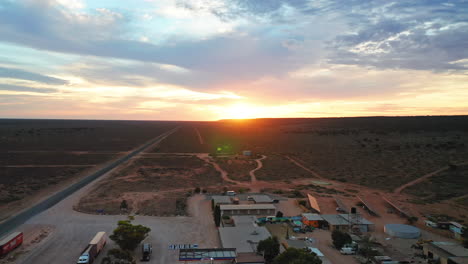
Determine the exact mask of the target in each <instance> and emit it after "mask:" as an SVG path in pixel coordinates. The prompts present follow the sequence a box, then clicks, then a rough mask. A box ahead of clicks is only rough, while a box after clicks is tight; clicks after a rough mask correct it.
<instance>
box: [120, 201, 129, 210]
mask: <svg viewBox="0 0 468 264" xmlns="http://www.w3.org/2000/svg"><path fill="white" fill-rule="evenodd" d="M120 209H128V204H127V201H126V200H122V202H121V203H120Z"/></svg>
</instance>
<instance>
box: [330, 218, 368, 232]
mask: <svg viewBox="0 0 468 264" xmlns="http://www.w3.org/2000/svg"><path fill="white" fill-rule="evenodd" d="M321 216H322V218H323V220H324V221H325V226H328V227H329V229H330V230H331V231H333V230H340V231H349V229H350V228H352V229H359V231H361V232H369V231H372V230H373V229H374V223H372V222H370V221H369V220H367V219H365V218H364V217H362V216H361V215H359V214H336V215H321Z"/></svg>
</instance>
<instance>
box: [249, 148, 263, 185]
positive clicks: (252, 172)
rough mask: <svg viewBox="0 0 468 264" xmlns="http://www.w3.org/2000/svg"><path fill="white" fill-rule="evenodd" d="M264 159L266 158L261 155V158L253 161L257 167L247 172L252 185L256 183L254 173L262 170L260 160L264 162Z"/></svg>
mask: <svg viewBox="0 0 468 264" xmlns="http://www.w3.org/2000/svg"><path fill="white" fill-rule="evenodd" d="M266 158H267V156H265V155H262V157H261V158H259V159H256V160H255V161H256V162H257V167H256V168H255V169H253V170H251V171H250V172H249V174H250V181H251V182H252V184H255V183H257V177H255V172H256V171H258V170H259V169H261V168H263V163H262V160H264V159H266Z"/></svg>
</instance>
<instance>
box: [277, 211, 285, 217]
mask: <svg viewBox="0 0 468 264" xmlns="http://www.w3.org/2000/svg"><path fill="white" fill-rule="evenodd" d="M283 216H284V214H283V212H281V211H278V212H277V213H276V217H283Z"/></svg>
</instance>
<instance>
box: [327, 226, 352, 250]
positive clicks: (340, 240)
mask: <svg viewBox="0 0 468 264" xmlns="http://www.w3.org/2000/svg"><path fill="white" fill-rule="evenodd" d="M331 236H332V240H333V246H335V248H336V249H341V248H342V247H343V246H344V245H345V244H349V243H351V242H353V240H352V239H351V236H350V235H349V234H348V233H344V232H341V231H339V230H333V232H332V234H331Z"/></svg>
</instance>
